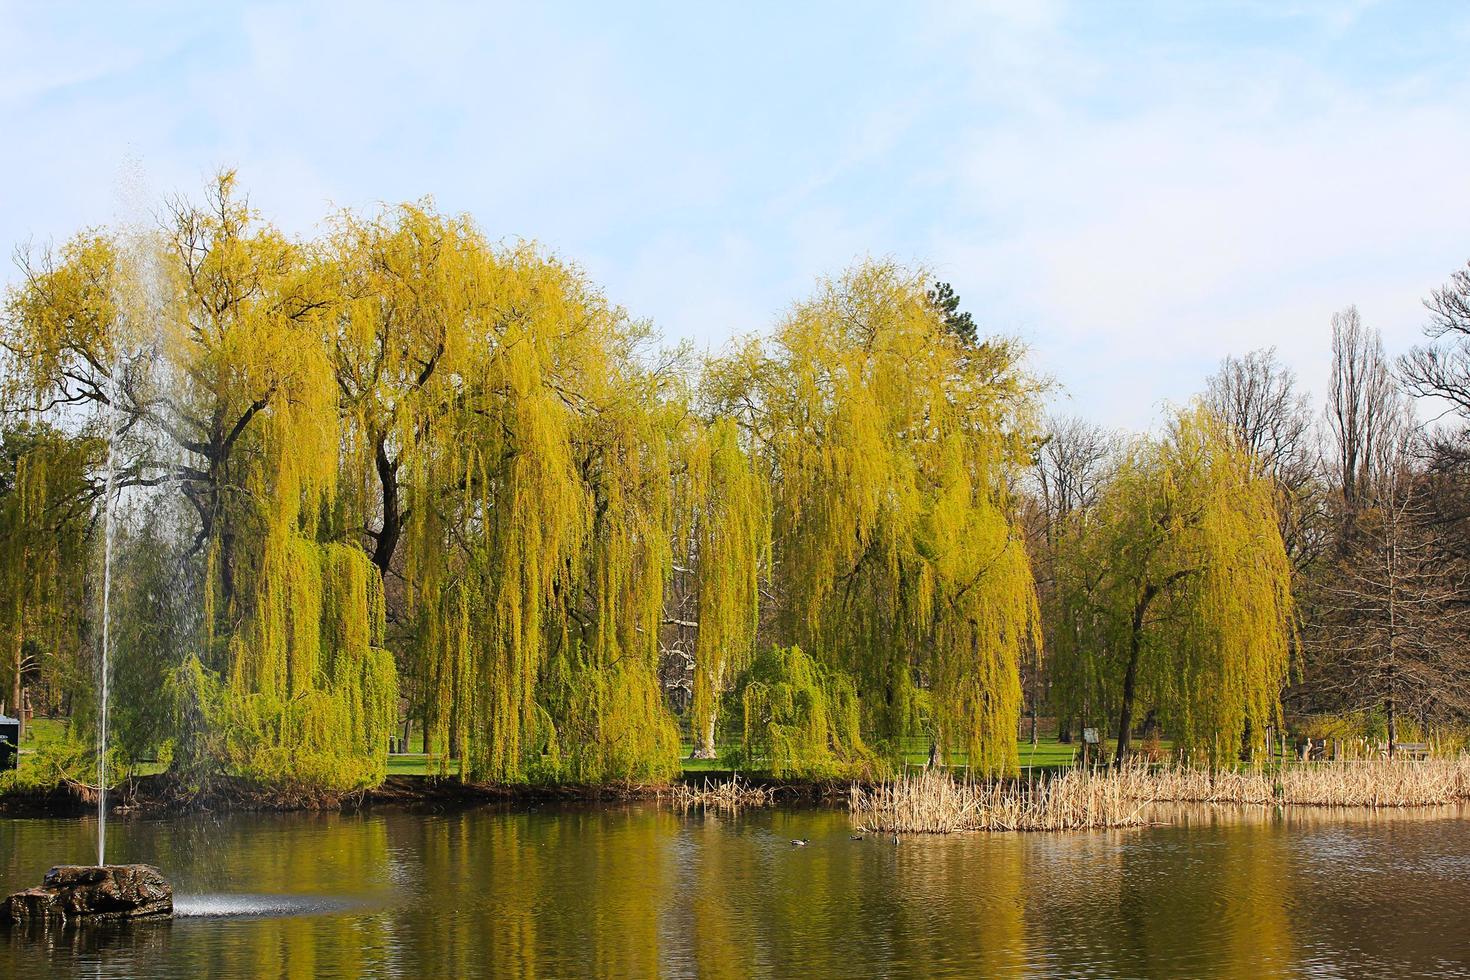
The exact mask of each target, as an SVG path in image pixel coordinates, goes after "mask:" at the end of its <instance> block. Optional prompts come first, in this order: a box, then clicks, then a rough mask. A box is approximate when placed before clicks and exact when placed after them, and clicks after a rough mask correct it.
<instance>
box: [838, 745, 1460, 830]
mask: <svg viewBox="0 0 1470 980" xmlns="http://www.w3.org/2000/svg"><path fill="white" fill-rule="evenodd" d="M1467 799H1470V757H1467V756H1461V757H1459V758H1454V759H1426V760H1419V761H1410V760H1398V759H1395V760H1388V759H1373V760H1363V761H1355V762H1334V763H1323V764H1316V765H1304V766H1287V767H1284V768H1280V769H1243V770H1215V771H1211V770H1207V769H1194V768H1189V767H1185V766H1163V767H1158V766H1149V765H1148V764H1147V763H1144V762H1138V763H1135V764H1133V765H1130V766H1125V767H1124V768H1123V770H1122V771H1121V772H1118V771H1113V770H1098V771H1084V770H1077V769H1073V770H1069V771H1067V772H1065V773H1063V774H1061V775H1059V776H1054V777H1051V778H1044V779H1041V780H1038V781H1036V782H961V781H957V780H955V779H953V778H952V777H951V776H949V775H948V774H946V773H942V772H937V771H933V770H930V771H926V772H924V773H923V774H921V775H917V776H908V777H904V778H900V779H897V780H893V781H891V782H886V783H881V784H879V785H877V786H873V787H863V786H854V787H853V788H852V790H851V792H850V793H849V795H848V808H849V811H850V812H851V814H852V819H853V822H854V823H855V824H856V825H857V826H858V827H860V828H862V829H864V830H868V831H872V832H875V833H876V832H882V833H895V834H947V833H953V832H955V831H963V830H1086V829H1097V828H1105V827H1130V826H1137V825H1139V824H1143V823H1146V822H1147V821H1148V820H1149V818H1150V816H1151V814H1150V812H1149V811H1150V807H1152V806H1153V805H1154V804H1159V803H1193V804H1228V805H1237V806H1239V805H1264V804H1271V805H1284V806H1307V807H1313V806H1315V807H1426V806H1438V805H1444V804H1449V803H1458V802H1462V801H1465V800H1467Z"/></svg>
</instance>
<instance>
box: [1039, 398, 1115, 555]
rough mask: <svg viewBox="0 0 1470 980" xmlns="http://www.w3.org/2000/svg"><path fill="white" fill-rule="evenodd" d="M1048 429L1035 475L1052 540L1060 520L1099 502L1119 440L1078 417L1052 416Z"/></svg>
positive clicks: (1048, 534)
mask: <svg viewBox="0 0 1470 980" xmlns="http://www.w3.org/2000/svg"><path fill="white" fill-rule="evenodd" d="M1046 428H1047V432H1048V436H1047V438H1046V441H1045V442H1043V443H1042V444H1041V446H1040V447H1039V448H1038V450H1037V452H1036V469H1035V478H1036V490H1037V494H1038V497H1039V499H1040V502H1041V505H1042V509H1043V511H1044V513H1045V534H1046V538H1047V540H1048V541H1050V540H1051V539H1052V537H1053V535H1054V533H1055V530H1056V526H1057V524H1058V523H1059V522H1060V521H1063V520H1065V519H1066V518H1067V517H1068V516H1069V515H1071V514H1072V513H1074V512H1076V511H1082V510H1086V509H1087V508H1088V507H1091V506H1092V505H1093V504H1094V503H1095V502H1096V501H1097V496H1098V492H1099V491H1100V490H1101V488H1102V485H1103V483H1104V482H1105V480H1106V474H1107V470H1108V468H1109V466H1110V465H1111V461H1112V459H1113V457H1114V456H1115V455H1116V453H1117V449H1118V445H1119V440H1118V437H1117V436H1116V435H1115V434H1113V433H1111V432H1109V431H1107V430H1106V429H1104V428H1103V427H1102V426H1099V425H1096V424H1094V423H1092V422H1088V421H1085V420H1083V419H1079V418H1076V417H1067V418H1053V419H1049V420H1048V421H1047V424H1046Z"/></svg>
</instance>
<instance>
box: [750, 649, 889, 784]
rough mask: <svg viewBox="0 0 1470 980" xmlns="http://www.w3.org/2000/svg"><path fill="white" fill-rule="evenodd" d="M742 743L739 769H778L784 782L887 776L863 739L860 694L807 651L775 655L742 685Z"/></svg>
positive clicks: (765, 657)
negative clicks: (875, 775)
mask: <svg viewBox="0 0 1470 980" xmlns="http://www.w3.org/2000/svg"><path fill="white" fill-rule="evenodd" d="M736 694H737V700H738V703H739V705H740V709H741V723H742V726H741V732H740V741H739V742H738V743H737V745H736V746H735V747H734V749H733V751H731V752H730V753H729V763H730V765H731V767H732V768H735V769H742V768H759V769H768V770H770V773H771V775H773V776H775V777H776V778H778V779H782V778H788V777H805V778H816V779H836V778H843V779H854V778H863V777H871V776H872V775H873V774H874V773H875V772H878V771H880V770H881V768H882V767H881V764H880V761H879V759H878V758H877V756H876V755H875V754H874V753H873V752H872V750H871V749H869V748H868V746H867V745H866V743H865V742H864V741H863V736H862V711H861V706H860V704H859V701H858V693H857V687H856V685H855V684H854V683H853V680H852V678H851V677H850V676H849V675H847V674H845V673H842V672H840V671H833V670H829V669H827V668H824V667H823V666H822V665H821V664H819V663H818V662H817V661H815V660H813V659H812V658H811V657H810V656H808V655H807V654H805V653H803V652H802V650H801V648H800V647H778V646H773V647H769V648H767V649H766V650H765V651H764V652H762V653H761V654H760V655H758V656H757V657H756V658H755V659H754V661H753V662H752V663H751V665H750V668H749V669H748V670H747V671H745V672H744V673H743V674H742V675H741V678H740V683H739V687H738V688H737V691H736Z"/></svg>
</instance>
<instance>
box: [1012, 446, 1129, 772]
mask: <svg viewBox="0 0 1470 980" xmlns="http://www.w3.org/2000/svg"><path fill="white" fill-rule="evenodd" d="M1045 426H1046V431H1047V433H1048V434H1047V437H1046V440H1045V441H1044V442H1043V443H1042V444H1041V445H1040V446H1038V447H1037V450H1036V466H1035V467H1034V469H1033V470H1032V481H1033V483H1032V490H1033V493H1032V494H1031V497H1032V500H1033V501H1034V503H1035V507H1034V508H1033V510H1032V513H1031V515H1030V518H1029V519H1028V521H1027V525H1028V528H1029V533H1030V537H1031V539H1032V540H1031V543H1030V550H1031V555H1032V565H1033V567H1034V568H1035V570H1036V584H1037V591H1038V592H1039V593H1040V596H1041V604H1042V622H1043V629H1044V631H1045V632H1046V636H1047V643H1048V644H1049V646H1050V649H1053V650H1057V649H1061V648H1063V647H1066V646H1068V645H1069V644H1075V642H1076V636H1075V634H1076V632H1077V622H1076V620H1075V613H1076V611H1075V610H1073V609H1070V608H1064V607H1065V606H1066V604H1065V603H1064V602H1063V600H1062V598H1061V596H1059V594H1058V589H1057V572H1058V569H1057V554H1056V549H1057V544H1058V537H1059V536H1060V535H1061V534H1063V533H1065V529H1066V528H1067V527H1069V526H1071V525H1072V522H1075V521H1078V520H1080V519H1081V518H1082V517H1083V515H1085V514H1086V513H1087V512H1088V511H1089V510H1090V509H1091V508H1092V507H1093V505H1095V504H1096V503H1097V500H1098V497H1099V496H1100V494H1101V493H1102V490H1103V488H1104V486H1105V485H1106V484H1107V481H1108V477H1109V474H1110V472H1111V470H1112V468H1113V466H1114V463H1115V462H1116V460H1117V457H1118V453H1119V450H1120V449H1121V447H1122V440H1121V438H1120V437H1119V436H1118V435H1117V434H1116V433H1113V432H1110V431H1108V430H1106V429H1104V428H1102V427H1101V426H1099V425H1096V424H1094V423H1092V422H1088V421H1085V420H1083V419H1079V418H1076V417H1062V418H1055V417H1053V418H1050V419H1048V420H1047V421H1046V423H1045ZM1063 633H1070V634H1073V635H1072V636H1063V635H1062V634H1063ZM1072 666H1075V665H1073V664H1070V663H1069V664H1065V665H1063V669H1064V670H1065V669H1066V668H1069V667H1072ZM1055 667H1056V665H1055V664H1052V663H1047V664H1043V663H1042V662H1041V659H1040V658H1039V657H1036V658H1033V659H1032V662H1031V663H1030V664H1027V665H1026V671H1025V673H1026V676H1025V678H1024V680H1025V684H1026V687H1025V689H1026V690H1027V691H1028V692H1029V698H1030V701H1031V720H1032V724H1031V741H1032V744H1035V742H1036V714H1037V711H1038V710H1039V705H1040V704H1041V703H1042V702H1043V701H1045V700H1050V699H1051V691H1052V684H1053V681H1054V680H1056V675H1055V673H1054V669H1055ZM1075 680H1076V679H1075V678H1068V677H1064V678H1063V680H1062V683H1063V684H1064V685H1067V684H1069V683H1071V682H1072V681H1075ZM1042 688H1045V691H1043V690H1042ZM1072 720H1073V719H1071V718H1068V717H1061V718H1059V719H1058V730H1057V735H1058V737H1059V738H1060V739H1061V740H1062V741H1063V742H1070V741H1071V723H1072Z"/></svg>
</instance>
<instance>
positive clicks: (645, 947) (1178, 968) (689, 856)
mask: <svg viewBox="0 0 1470 980" xmlns="http://www.w3.org/2000/svg"><path fill="white" fill-rule="evenodd" d="M1156 816H1157V818H1158V819H1160V820H1162V821H1167V823H1164V824H1161V825H1155V826H1150V827H1145V828H1138V829H1133V830H1125V831H1099V832H1074V833H1062V834H990V835H955V836H950V837H925V838H908V839H905V840H903V841H902V842H901V843H900V844H899V845H897V846H895V845H894V844H893V843H892V842H891V838H890V839H881V838H876V837H868V838H867V839H864V840H861V841H854V840H851V839H850V836H851V834H852V828H851V826H850V824H849V821H848V817H847V814H846V812H845V811H840V810H823V809H777V810H747V811H745V812H744V813H742V814H740V815H738V816H722V815H715V814H709V815H701V814H699V813H694V814H689V815H685V814H683V813H680V812H675V811H670V810H668V809H666V808H660V807H658V806H657V805H654V804H638V805H628V806H603V807H594V806H559V807H545V808H537V809H533V810H518V811H496V810H485V809H479V810H456V811H452V812H446V813H440V814H428V815H426V814H422V813H409V812H399V811H392V812H389V811H377V812H373V813H368V814H360V815H341V814H280V815H276V814H271V815H259V814H237V815H229V816H217V817H189V818H172V819H157V820H142V819H133V820H127V819H117V820H115V821H112V822H110V823H109V841H108V856H109V858H110V859H111V860H114V861H118V862H133V861H141V862H147V863H150V864H155V865H157V866H159V867H160V868H162V869H163V871H164V873H165V874H166V875H167V876H168V877H169V878H170V879H171V880H172V881H173V883H174V886H175V892H176V896H177V899H176V900H177V905H178V909H179V912H180V913H181V914H180V916H179V917H178V918H177V919H175V920H174V921H172V922H159V923H148V924H136V925H132V926H123V927H120V926H113V927H89V928H84V929H68V930H52V931H50V932H49V933H44V934H33V933H27V932H23V931H19V930H15V931H12V932H11V933H10V934H5V933H4V932H3V931H0V977H30V976H50V975H84V976H91V977H114V976H115V977H137V976H151V977H189V978H199V977H203V976H240V977H256V976H283V977H335V976H383V977H406V978H410V977H411V978H419V977H425V976H456V975H457V976H550V977H565V976H586V975H596V976H639V977H644V976H657V975H663V976H696V975H697V976H712V977H721V976H729V977H742V976H752V975H754V976H817V975H828V976H915V975H928V976H944V975H950V976H984V975H1002V976H1010V975H1038V976H1239V977H1260V976H1278V975H1279V976H1288V975H1303V974H1311V975H1314V976H1344V977H1346V976H1352V977H1358V976H1372V975H1377V976H1403V975H1408V974H1416V975H1445V976H1470V810H1466V809H1465V808H1452V809H1445V810H1437V811H1412V812H1393V811H1378V812H1370V811H1350V812H1333V811H1320V810H1293V811H1291V812H1289V813H1282V812H1279V811H1261V810H1257V811H1250V812H1241V811H1217V810H1210V809H1200V808H1195V809H1188V808H1181V809H1177V810H1170V811H1160V812H1159V813H1158V814H1157V815H1156ZM94 835H95V824H94V823H92V822H91V821H90V820H83V819H4V818H0V888H3V889H4V891H5V892H7V893H8V892H10V891H14V890H17V889H20V888H22V887H28V886H30V885H33V884H38V883H39V882H40V880H41V877H42V875H43V874H44V872H45V871H46V869H47V868H48V867H50V866H51V865H53V864H58V863H86V862H88V861H89V860H92V859H93V857H94V854H95V838H94ZM793 838H804V839H809V840H810V843H809V844H808V845H806V846H804V847H794V846H792V844H791V843H790V841H791V840H792V839H793Z"/></svg>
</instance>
